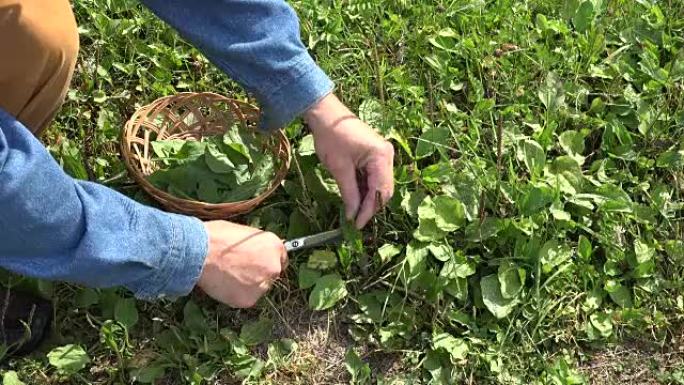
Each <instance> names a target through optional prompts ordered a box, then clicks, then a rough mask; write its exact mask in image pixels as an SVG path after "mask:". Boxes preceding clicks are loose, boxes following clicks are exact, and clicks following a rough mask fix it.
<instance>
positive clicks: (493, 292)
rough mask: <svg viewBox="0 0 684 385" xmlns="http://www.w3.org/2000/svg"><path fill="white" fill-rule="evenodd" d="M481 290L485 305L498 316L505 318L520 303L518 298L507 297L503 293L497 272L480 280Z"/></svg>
mask: <svg viewBox="0 0 684 385" xmlns="http://www.w3.org/2000/svg"><path fill="white" fill-rule="evenodd" d="M480 291H481V292H482V301H483V302H484V305H485V306H486V307H487V310H489V312H490V313H492V314H493V315H494V316H495V317H496V318H505V317H506V316H508V315H509V314H510V313H511V311H513V309H514V308H515V306H516V305H517V304H518V301H517V300H515V299H507V298H505V297H504V296H503V295H502V294H501V287H500V285H499V279H498V277H497V275H496V274H492V275H488V276H486V277H484V278H482V279H481V280H480Z"/></svg>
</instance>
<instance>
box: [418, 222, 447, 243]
mask: <svg viewBox="0 0 684 385" xmlns="http://www.w3.org/2000/svg"><path fill="white" fill-rule="evenodd" d="M445 236H446V233H445V232H444V231H442V229H440V228H439V227H437V222H436V220H435V219H421V220H420V221H419V225H418V228H417V229H416V231H414V232H413V237H414V238H415V239H417V240H419V241H421V242H435V241H439V240H440V239H442V238H444V237H445Z"/></svg>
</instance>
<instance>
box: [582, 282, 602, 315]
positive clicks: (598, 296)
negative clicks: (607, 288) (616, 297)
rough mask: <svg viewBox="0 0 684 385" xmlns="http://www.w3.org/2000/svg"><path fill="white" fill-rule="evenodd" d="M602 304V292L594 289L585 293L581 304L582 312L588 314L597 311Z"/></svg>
mask: <svg viewBox="0 0 684 385" xmlns="http://www.w3.org/2000/svg"><path fill="white" fill-rule="evenodd" d="M602 303H603V290H601V288H598V287H597V288H594V289H593V290H591V291H590V292H588V293H587V298H585V299H584V303H583V304H582V310H583V311H585V312H587V313H590V312H592V311H594V310H598V309H599V308H600V307H601V304H602Z"/></svg>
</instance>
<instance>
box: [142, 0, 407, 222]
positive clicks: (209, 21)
mask: <svg viewBox="0 0 684 385" xmlns="http://www.w3.org/2000/svg"><path fill="white" fill-rule="evenodd" d="M142 1H143V3H144V4H146V5H147V6H148V7H150V8H151V9H152V11H153V12H155V13H156V14H157V15H158V16H159V17H160V18H162V19H163V20H165V21H166V22H168V23H169V24H171V26H173V27H174V28H175V29H176V30H178V32H180V34H181V35H182V36H183V37H185V38H186V39H187V40H189V41H190V42H191V43H193V44H194V45H195V46H197V47H198V48H199V49H200V50H202V52H204V54H205V55H206V56H207V57H208V58H209V60H211V61H212V62H213V63H214V64H216V65H217V66H218V67H219V68H220V69H222V70H223V71H224V72H226V73H228V74H229V75H230V76H231V77H232V78H233V79H235V80H236V81H238V82H239V83H240V84H241V85H242V86H243V87H245V88H246V89H247V90H248V91H250V92H252V93H253V94H254V95H255V96H256V98H257V99H258V100H259V103H260V107H261V110H262V112H263V113H262V118H261V126H262V128H264V129H266V130H271V129H276V128H282V127H284V126H285V125H287V124H288V123H289V122H290V121H291V120H292V119H294V118H295V117H297V116H298V115H303V117H304V118H305V120H306V122H307V124H308V126H309V128H310V129H311V131H312V133H313V136H314V141H315V144H316V152H317V154H318V156H319V158H320V159H321V162H322V163H323V164H324V165H325V166H326V167H327V168H328V170H329V171H330V173H331V174H332V175H333V177H334V178H335V180H337V183H338V184H339V186H340V192H341V194H342V199H343V200H344V203H345V206H346V216H347V219H356V225H357V226H358V227H363V226H364V225H365V224H366V223H367V222H368V221H369V220H370V219H371V217H372V216H373V214H375V212H376V211H378V210H379V209H380V208H381V207H382V206H383V205H384V204H385V203H387V201H389V199H390V197H391V196H392V194H393V191H394V179H393V174H392V166H393V158H394V149H393V148H392V145H391V144H390V143H389V142H387V141H386V140H384V139H383V138H382V137H380V136H379V135H378V134H377V133H375V132H374V131H373V130H372V129H371V128H370V127H368V126H367V125H366V124H365V123H363V122H362V121H360V120H359V119H358V118H357V117H356V116H355V115H354V114H353V113H352V112H351V111H350V110H349V109H348V108H346V107H345V106H344V105H343V104H342V102H340V101H339V100H338V99H337V98H336V97H335V95H332V94H331V90H332V88H333V83H332V81H331V80H330V79H329V78H328V77H327V76H326V75H325V73H324V72H323V71H322V70H321V69H320V68H319V67H318V66H317V65H316V63H314V61H313V59H312V58H311V56H310V55H309V54H308V52H307V51H306V48H305V47H304V45H303V44H302V42H301V39H300V36H299V20H298V18H297V15H296V13H295V12H294V10H293V9H292V8H291V7H290V6H289V5H288V4H287V3H286V2H285V1H284V0H195V1H187V0H142ZM357 174H361V175H364V178H365V179H366V180H363V181H358V180H357ZM359 184H361V185H364V186H366V187H367V188H366V189H364V190H363V191H362V190H361V189H359Z"/></svg>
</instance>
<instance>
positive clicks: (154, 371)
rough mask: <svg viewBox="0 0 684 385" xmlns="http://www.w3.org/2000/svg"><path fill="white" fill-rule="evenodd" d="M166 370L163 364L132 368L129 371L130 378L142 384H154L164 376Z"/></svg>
mask: <svg viewBox="0 0 684 385" xmlns="http://www.w3.org/2000/svg"><path fill="white" fill-rule="evenodd" d="M165 372H166V370H165V369H164V367H163V366H159V365H153V366H147V367H142V368H134V369H132V370H131V372H130V376H131V380H132V381H135V382H139V383H142V384H154V383H156V381H157V380H158V379H159V378H161V377H163V376H164V373H165Z"/></svg>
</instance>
